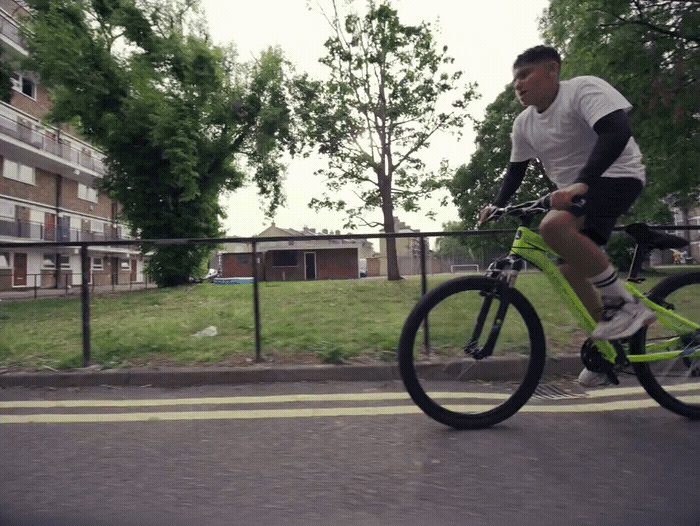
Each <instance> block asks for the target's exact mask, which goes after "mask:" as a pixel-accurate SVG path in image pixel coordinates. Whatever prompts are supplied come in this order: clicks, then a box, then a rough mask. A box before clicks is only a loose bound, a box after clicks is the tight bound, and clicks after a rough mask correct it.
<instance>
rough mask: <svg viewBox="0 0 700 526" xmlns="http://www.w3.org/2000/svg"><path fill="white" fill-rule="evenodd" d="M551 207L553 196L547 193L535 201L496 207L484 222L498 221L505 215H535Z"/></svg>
mask: <svg viewBox="0 0 700 526" xmlns="http://www.w3.org/2000/svg"><path fill="white" fill-rule="evenodd" d="M550 209H551V197H550V194H547V195H543V196H542V197H540V198H539V199H536V200H534V201H526V202H524V203H518V204H515V205H506V206H504V207H501V208H496V209H494V211H493V212H491V214H489V216H488V217H486V219H484V223H486V222H488V221H496V220H498V219H500V218H501V217H504V216H513V217H520V218H527V217H531V216H534V215H535V214H541V213H543V212H549V210H550Z"/></svg>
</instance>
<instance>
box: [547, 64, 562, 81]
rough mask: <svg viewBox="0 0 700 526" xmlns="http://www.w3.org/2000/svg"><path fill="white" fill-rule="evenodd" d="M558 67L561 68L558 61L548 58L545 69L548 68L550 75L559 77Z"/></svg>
mask: <svg viewBox="0 0 700 526" xmlns="http://www.w3.org/2000/svg"><path fill="white" fill-rule="evenodd" d="M560 68H561V66H560V65H559V63H558V62H557V61H556V60H550V61H549V65H548V67H547V70H548V72H549V74H550V75H552V76H554V77H556V78H559V70H560Z"/></svg>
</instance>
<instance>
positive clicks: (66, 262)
mask: <svg viewBox="0 0 700 526" xmlns="http://www.w3.org/2000/svg"><path fill="white" fill-rule="evenodd" d="M60 260H61V269H63V270H70V256H60Z"/></svg>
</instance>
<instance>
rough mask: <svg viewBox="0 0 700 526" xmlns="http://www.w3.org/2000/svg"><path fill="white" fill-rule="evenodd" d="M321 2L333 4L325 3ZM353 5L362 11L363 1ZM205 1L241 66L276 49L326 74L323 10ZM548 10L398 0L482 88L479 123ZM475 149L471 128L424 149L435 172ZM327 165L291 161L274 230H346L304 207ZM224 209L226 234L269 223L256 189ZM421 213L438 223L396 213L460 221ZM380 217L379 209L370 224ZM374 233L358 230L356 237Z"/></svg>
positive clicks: (215, 30) (294, 0) (405, 17)
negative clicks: (427, 25)
mask: <svg viewBox="0 0 700 526" xmlns="http://www.w3.org/2000/svg"><path fill="white" fill-rule="evenodd" d="M319 1H320V2H321V4H322V5H326V6H328V5H329V2H328V0H319ZM315 3H316V0H313V4H315ZM356 3H357V4H358V6H364V3H363V2H362V1H361V0H358V1H357V2H356ZM202 4H203V7H204V9H205V11H206V14H207V19H208V22H209V31H210V33H211V35H212V37H213V39H214V41H215V42H216V43H218V44H227V43H229V42H233V43H234V44H235V45H236V48H237V49H238V52H239V56H240V59H241V60H242V61H244V60H248V59H250V58H253V57H255V56H257V55H259V53H260V51H262V50H263V49H265V48H267V47H268V46H270V45H279V46H281V48H282V49H283V50H284V52H285V54H286V56H287V58H288V59H289V60H290V61H291V62H292V63H294V64H295V66H296V68H297V70H298V71H299V72H301V71H306V72H308V73H309V74H310V76H311V77H314V78H321V77H323V76H324V72H325V70H326V69H327V68H326V67H325V66H323V65H321V64H319V63H318V59H319V58H320V57H321V56H323V55H324V54H325V48H324V47H323V43H324V42H325V41H326V39H327V38H328V37H329V36H330V28H329V27H328V23H327V22H326V20H325V19H324V18H323V17H322V15H321V14H320V12H319V10H318V9H312V10H309V9H308V7H307V0H257V1H252V2H251V1H250V0H245V1H241V0H203V1H202ZM547 5H549V0H492V1H484V0H430V1H426V0H395V1H394V6H395V7H396V9H397V10H398V12H399V18H400V20H401V21H402V23H405V24H417V23H419V22H421V21H425V22H430V23H431V25H432V28H433V32H434V34H435V37H436V41H437V44H438V46H439V47H442V45H447V46H448V54H449V55H450V56H452V57H453V58H454V59H455V63H454V67H455V69H459V70H462V71H463V72H464V77H463V78H464V79H466V80H468V81H470V82H476V83H478V89H477V90H478V92H479V93H480V95H481V99H480V100H478V101H475V102H473V103H472V104H471V105H470V107H469V112H470V114H471V115H473V116H474V117H476V118H478V119H480V118H481V117H482V116H483V112H484V108H485V107H486V106H487V105H488V104H489V103H491V102H492V101H493V100H494V99H495V97H496V96H497V95H498V94H499V93H500V92H501V91H502V90H503V88H504V87H505V86H506V84H507V83H508V82H510V80H511V65H512V63H513V60H514V59H515V57H516V56H517V55H518V54H519V53H520V52H521V51H522V50H524V49H526V48H528V47H530V46H534V45H537V44H539V43H541V39H540V38H539V34H538V31H537V17H538V16H540V15H541V14H542V11H543V9H544V8H545V7H547ZM473 151H474V133H473V130H472V129H471V125H470V124H468V125H467V128H466V129H465V130H464V137H463V138H462V140H461V141H459V142H456V141H455V140H454V139H452V138H450V137H449V136H448V137H444V138H439V139H434V140H433V141H432V142H431V147H430V149H429V150H424V159H425V160H426V162H427V164H428V165H429V166H430V167H433V168H437V167H438V166H439V163H440V160H441V159H443V158H444V159H447V160H448V161H449V163H450V166H451V167H453V168H457V167H458V166H459V165H461V164H463V163H467V162H468V161H469V157H470V155H471V153H472V152H473ZM324 166H325V161H324V159H323V158H322V157H319V158H316V159H313V158H310V159H307V160H302V159H299V160H292V162H291V163H290V164H289V166H288V170H287V176H286V182H285V193H286V195H287V206H286V207H285V208H284V209H281V210H279V211H278V213H277V215H276V218H275V223H276V224H277V226H280V227H283V228H294V229H296V230H301V229H302V228H303V227H304V226H308V227H310V228H316V229H317V230H321V229H324V228H326V229H329V230H333V231H335V230H341V232H343V233H345V232H346V230H345V229H343V223H344V221H343V219H344V218H343V217H341V216H339V215H337V214H332V213H330V212H320V213H317V212H315V211H313V210H311V209H309V208H308V206H307V205H308V202H309V200H310V199H311V198H312V197H320V196H321V194H322V192H323V188H324V187H323V184H322V182H321V181H319V180H318V179H317V178H316V177H314V175H313V172H314V171H315V170H316V169H318V168H321V167H324ZM223 204H224V206H225V208H226V210H227V213H228V218H227V219H226V221H225V228H226V233H227V235H228V236H243V237H249V236H253V235H256V234H259V233H260V232H261V231H262V230H264V229H265V228H267V227H268V226H269V224H270V220H269V219H266V218H265V216H264V214H263V212H262V206H261V204H260V200H259V199H258V197H257V196H256V193H255V191H254V190H253V189H241V190H238V191H237V192H235V194H233V195H231V196H229V197H227V198H226V199H225V200H224V202H223ZM424 208H425V209H428V208H429V209H432V210H435V211H437V212H438V214H437V219H436V220H430V219H428V218H426V217H425V215H424V214H422V213H412V214H407V213H405V212H403V211H398V212H397V214H396V215H397V216H398V217H399V219H401V220H402V221H404V222H405V223H407V224H408V225H409V226H411V227H412V228H416V229H419V230H421V231H423V232H432V231H440V230H442V224H443V223H445V222H447V221H456V220H457V219H458V216H457V212H456V209H455V207H454V206H451V205H450V206H447V207H440V206H439V204H438V203H437V202H436V201H432V200H431V201H428V202H426V203H425V205H424ZM379 218H381V213H380V212H379V211H378V212H377V213H376V215H375V216H374V217H373V218H371V219H374V220H377V219H379ZM377 231H378V229H375V230H371V229H369V228H368V227H360V228H358V229H357V230H356V231H355V232H354V233H359V234H362V233H371V232H377Z"/></svg>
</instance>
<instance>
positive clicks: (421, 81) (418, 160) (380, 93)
mask: <svg viewBox="0 0 700 526" xmlns="http://www.w3.org/2000/svg"><path fill="white" fill-rule="evenodd" d="M333 7H334V13H333V15H332V16H329V17H328V19H329V22H330V24H331V28H332V31H333V35H332V36H331V38H329V39H328V40H327V41H326V43H325V47H326V51H327V53H326V55H325V56H324V57H322V58H321V60H320V61H321V63H323V64H325V65H326V66H327V67H328V70H329V78H328V80H326V81H314V80H311V79H309V78H307V77H304V78H301V79H299V81H298V83H297V96H298V99H299V100H300V104H299V107H300V108H301V113H300V117H301V120H302V122H303V123H304V124H305V127H306V134H305V135H306V140H307V141H308V142H309V143H311V144H313V145H314V146H315V147H316V148H317V150H318V152H319V153H322V154H325V155H326V156H327V159H328V167H327V168H323V169H321V170H319V171H318V172H317V174H318V175H319V176H320V177H323V178H324V179H325V181H326V183H327V187H328V190H329V192H328V193H327V194H326V195H325V196H323V197H321V198H314V199H313V200H312V202H311V206H312V207H315V208H317V209H320V208H328V209H331V210H336V211H338V212H341V213H344V214H346V217H347V226H349V227H352V226H354V225H355V224H356V223H357V222H358V221H359V222H363V223H365V224H367V225H368V226H379V225H382V226H383V227H384V230H385V231H386V232H393V231H394V210H395V209H399V208H400V209H403V210H406V211H415V210H417V209H418V203H419V201H420V199H421V197H423V196H425V195H428V194H431V193H432V192H434V191H435V189H436V188H439V187H441V186H442V185H443V182H442V181H441V180H440V177H439V176H436V175H435V174H433V173H430V172H428V171H427V170H426V165H425V163H424V161H423V159H422V157H421V152H422V151H424V150H425V149H426V148H427V147H428V146H429V145H430V141H431V139H432V138H433V137H434V136H435V134H436V133H438V132H441V131H459V130H460V129H461V128H462V127H463V126H464V122H465V119H466V117H467V116H466V106H467V104H468V102H469V101H470V100H471V99H472V98H474V97H475V93H474V86H473V85H469V84H467V85H464V84H462V81H461V77H462V72H461V71H454V70H453V59H451V58H450V57H449V56H448V55H447V47H442V48H438V46H437V45H436V42H435V39H434V37H433V33H432V30H431V28H430V25H429V24H427V23H421V24H420V25H417V26H410V25H405V24H402V23H401V21H400V19H399V14H398V12H397V10H396V9H394V8H393V7H392V6H391V4H390V3H388V2H382V3H379V4H376V3H375V2H373V1H370V2H368V9H367V13H366V14H365V15H363V16H361V15H357V14H349V15H347V16H345V17H341V15H340V14H339V11H338V9H337V3H336V2H335V1H334V2H333ZM453 93H454V95H453ZM343 187H348V188H350V189H352V190H353V191H354V193H355V195H356V196H357V200H356V202H355V203H349V202H347V201H345V200H343V199H340V198H338V191H339V190H340V189H341V188H343ZM357 203H359V204H357ZM377 209H379V210H381V213H382V220H381V222H372V221H371V220H370V219H369V218H368V217H369V214H370V213H371V212H372V211H374V210H377ZM428 213H429V212H428ZM387 255H388V273H389V279H397V278H398V277H399V276H398V267H397V264H396V256H395V248H394V243H393V242H392V240H388V243H387Z"/></svg>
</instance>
